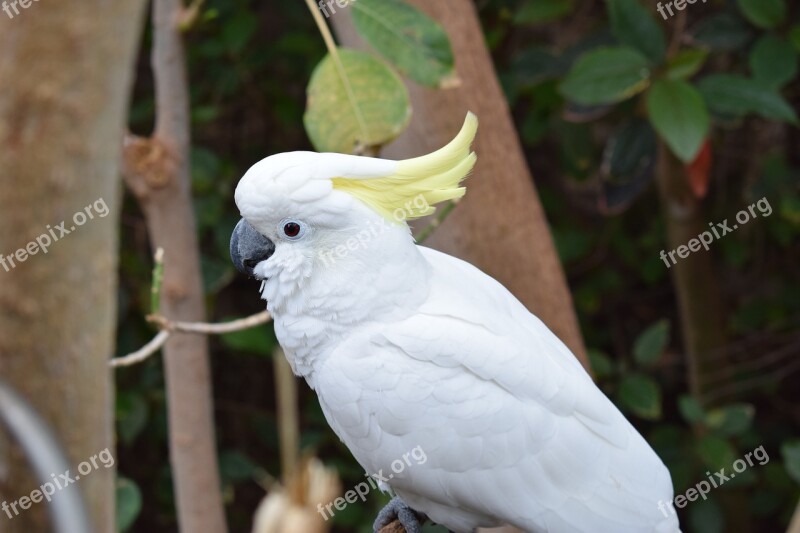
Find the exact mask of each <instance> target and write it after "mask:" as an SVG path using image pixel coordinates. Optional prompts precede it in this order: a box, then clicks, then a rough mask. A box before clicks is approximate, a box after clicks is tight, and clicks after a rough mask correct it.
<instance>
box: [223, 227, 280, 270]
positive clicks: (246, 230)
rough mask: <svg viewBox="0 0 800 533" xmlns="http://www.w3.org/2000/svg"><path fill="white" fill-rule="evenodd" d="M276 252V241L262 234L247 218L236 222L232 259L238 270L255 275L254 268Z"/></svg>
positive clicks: (232, 242)
mask: <svg viewBox="0 0 800 533" xmlns="http://www.w3.org/2000/svg"><path fill="white" fill-rule="evenodd" d="M274 252H275V243H273V242H272V241H271V240H269V239H268V238H266V237H264V236H263V235H261V234H260V233H259V232H258V231H256V229H255V228H254V227H253V226H251V225H250V223H249V222H247V221H246V220H245V219H242V220H240V221H239V223H238V224H236V228H235V229H234V230H233V235H231V260H233V264H234V266H235V267H236V270H238V271H239V272H241V273H242V274H247V275H248V276H254V274H253V269H254V268H255V267H256V265H257V264H259V263H260V262H261V261H266V260H267V259H269V258H270V257H271V256H272V254H273V253H274Z"/></svg>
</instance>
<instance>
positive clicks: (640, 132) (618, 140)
mask: <svg viewBox="0 0 800 533" xmlns="http://www.w3.org/2000/svg"><path fill="white" fill-rule="evenodd" d="M656 148H657V146H656V135H655V132H654V131H653V128H652V126H650V124H649V123H648V122H647V121H646V120H642V119H639V118H634V119H631V120H628V121H625V122H623V123H622V124H621V125H620V127H619V128H618V129H617V131H615V132H614V135H613V136H612V137H611V138H610V139H609V141H608V144H607V145H606V152H605V156H604V160H606V161H608V162H609V170H610V171H611V176H612V177H613V178H629V177H631V176H636V175H639V174H640V173H641V172H643V171H645V170H646V169H647V168H649V167H651V166H652V162H653V161H654V160H655V155H656Z"/></svg>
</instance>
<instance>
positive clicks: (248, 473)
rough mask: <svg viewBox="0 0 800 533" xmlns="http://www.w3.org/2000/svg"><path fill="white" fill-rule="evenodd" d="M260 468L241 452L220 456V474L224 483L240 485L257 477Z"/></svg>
mask: <svg viewBox="0 0 800 533" xmlns="http://www.w3.org/2000/svg"><path fill="white" fill-rule="evenodd" d="M257 472H258V467H257V466H256V464H255V463H254V462H253V461H252V460H251V459H250V458H249V457H247V456H246V455H245V454H243V453H242V452H241V451H239V450H225V451H223V452H222V453H220V454H219V473H220V477H221V478H222V481H223V483H239V482H240V481H247V480H249V479H253V478H255V477H256V474H257Z"/></svg>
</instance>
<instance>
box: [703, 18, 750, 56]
mask: <svg viewBox="0 0 800 533" xmlns="http://www.w3.org/2000/svg"><path fill="white" fill-rule="evenodd" d="M752 33H753V32H752V29H751V27H750V26H748V25H747V23H746V22H745V21H744V20H742V19H741V18H740V17H738V16H736V15H733V14H732V13H720V14H719V15H713V16H711V17H709V18H708V19H706V20H704V21H702V22H701V23H700V26H699V27H698V29H697V36H696V41H697V42H698V43H702V44H705V45H707V46H709V47H711V48H712V49H714V50H720V51H732V50H738V49H739V48H742V47H743V46H744V45H746V44H747V43H748V42H749V41H750V37H751V35H752Z"/></svg>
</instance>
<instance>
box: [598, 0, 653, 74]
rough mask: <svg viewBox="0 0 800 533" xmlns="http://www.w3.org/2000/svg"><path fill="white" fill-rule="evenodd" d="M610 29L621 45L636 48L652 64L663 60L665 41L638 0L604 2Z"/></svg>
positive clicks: (609, 0) (648, 11)
mask: <svg viewBox="0 0 800 533" xmlns="http://www.w3.org/2000/svg"><path fill="white" fill-rule="evenodd" d="M606 1H607V3H608V10H609V14H610V17H611V29H612V31H613V33H614V37H616V38H617V40H619V42H620V43H621V44H624V45H626V46H631V47H633V48H637V49H638V50H639V51H640V52H642V53H643V54H644V55H646V56H647V57H648V58H650V60H651V61H652V62H653V63H654V64H659V63H661V62H662V61H663V60H664V54H665V52H666V50H667V40H666V38H665V37H664V30H663V29H662V28H661V25H660V24H659V23H658V22H656V19H654V18H653V15H652V12H651V11H650V10H649V9H647V8H645V7H644V6H642V5H641V4H640V3H639V1H638V0H606Z"/></svg>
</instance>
